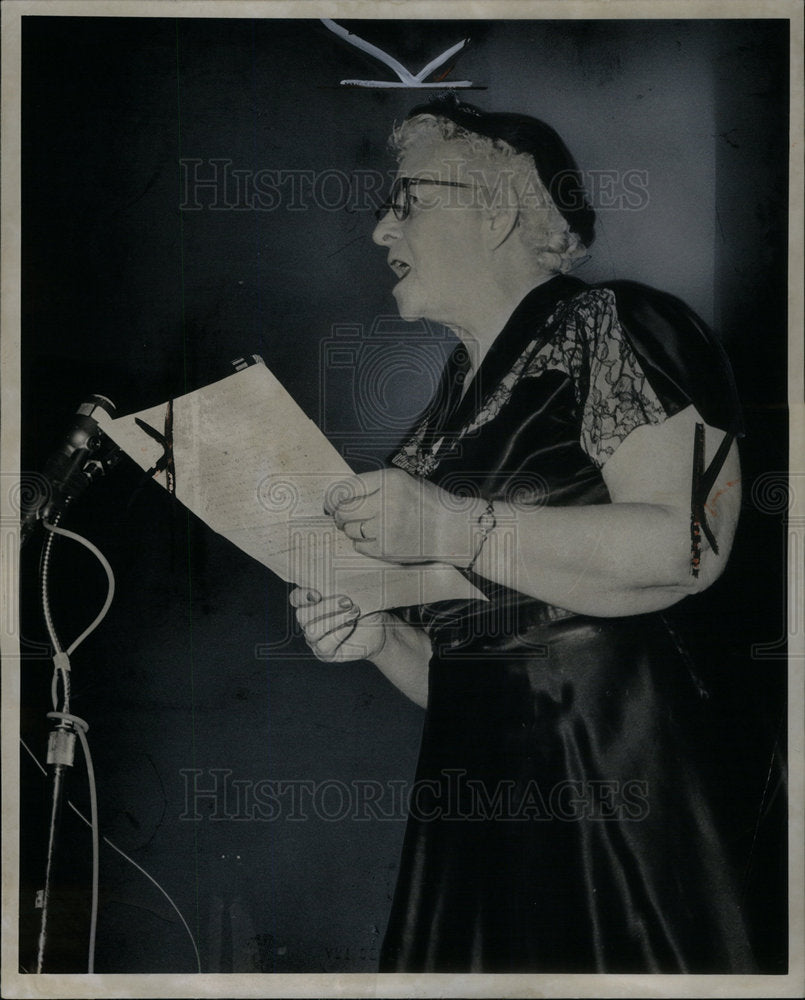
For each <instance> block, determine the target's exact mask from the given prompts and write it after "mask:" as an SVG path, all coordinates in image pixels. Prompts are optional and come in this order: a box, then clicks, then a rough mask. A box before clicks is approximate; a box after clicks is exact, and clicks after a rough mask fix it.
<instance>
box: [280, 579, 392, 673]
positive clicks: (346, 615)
mask: <svg viewBox="0 0 805 1000" xmlns="http://www.w3.org/2000/svg"><path fill="white" fill-rule="evenodd" d="M289 600H290V602H291V607H293V608H295V609H296V620H297V621H298V622H299V625H300V626H301V628H302V631H303V632H304V635H305V641H306V642H307V644H308V646H310V649H311V650H312V652H313V654H314V656H315V657H316V658H317V659H319V660H324V661H325V662H326V663H345V662H347V661H349V660H371V659H372V657H374V656H377V655H378V653H380V651H381V650H382V649H383V647H384V646H385V644H386V624H387V623H388V622H389V621H390V616H388V615H387V614H385V613H384V612H382V611H380V612H377V613H375V614H372V615H366V616H365V617H364V618H361V617H360V613H361V612H360V608H359V607H358V606H357V605H355V604H354V603H353V602H352V600H351V599H350V598H349V597H347V596H346V595H345V594H336V595H335V596H334V597H322V596H321V594H320V593H319V592H318V591H317V590H308V589H306V588H303V587H297V588H296V589H295V590H292V591H291V595H290V598H289Z"/></svg>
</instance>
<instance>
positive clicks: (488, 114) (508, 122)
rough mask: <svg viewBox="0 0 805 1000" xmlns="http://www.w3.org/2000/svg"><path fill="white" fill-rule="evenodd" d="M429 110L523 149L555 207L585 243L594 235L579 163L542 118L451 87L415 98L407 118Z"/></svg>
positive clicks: (593, 224)
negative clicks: (470, 100) (462, 95)
mask: <svg viewBox="0 0 805 1000" xmlns="http://www.w3.org/2000/svg"><path fill="white" fill-rule="evenodd" d="M417 115H435V116H438V117H439V118H447V119H449V120H450V121H452V122H455V123H456V125H460V126H461V128H464V129H466V130H467V131H468V132H475V133H476V134H477V135H484V136H486V137H487V138H489V139H502V140H503V141H504V142H506V143H508V144H509V145H510V146H511V147H512V148H513V149H514V150H515V151H516V152H518V153H528V155H529V156H530V157H531V158H532V159H533V160H534V164H535V166H536V168H537V173H538V174H539V176H540V179H541V181H542V183H543V184H544V185H545V187H546V188H547V190H548V193H549V194H550V196H551V198H552V199H553V201H554V204H555V205H556V207H557V209H558V210H559V211H560V212H561V214H562V215H563V216H564V217H565V219H566V220H567V224H568V225H569V226H570V228H571V229H572V230H573V232H574V233H576V234H577V235H578V237H579V239H580V240H581V241H582V243H583V244H584V245H585V246H590V244H591V243H592V242H593V240H594V239H595V212H594V211H593V209H592V208H591V207H590V205H589V203H588V201H587V198H586V195H585V193H584V185H583V184H582V180H581V175H580V174H579V169H578V167H577V166H576V162H575V160H574V159H573V157H572V156H571V155H570V151H569V150H568V148H567V146H565V144H564V142H562V140H561V138H560V137H559V135H558V134H557V133H556V132H555V131H554V130H553V129H552V128H551V127H550V125H546V124H545V122H541V121H539V119H537V118H531V117H530V116H529V115H518V114H513V113H511V112H505V111H504V112H500V111H498V112H492V111H482V110H481V109H480V108H476V107H475V106H474V105H472V104H465V103H464V102H463V101H459V100H458V98H457V97H456V96H455V94H453V93H447V94H440V95H439V96H438V97H436V98H434V99H433V100H431V101H429V102H428V103H427V104H419V105H417V107H415V108H412V109H411V111H409V112H408V115H407V116H406V117H407V118H415V117H416V116H417Z"/></svg>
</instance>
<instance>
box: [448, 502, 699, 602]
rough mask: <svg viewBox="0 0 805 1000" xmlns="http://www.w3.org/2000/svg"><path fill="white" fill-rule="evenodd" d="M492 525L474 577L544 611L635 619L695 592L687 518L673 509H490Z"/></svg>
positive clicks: (696, 583) (637, 506)
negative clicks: (534, 601) (542, 605)
mask: <svg viewBox="0 0 805 1000" xmlns="http://www.w3.org/2000/svg"><path fill="white" fill-rule="evenodd" d="M495 517H496V521H497V524H496V526H495V528H494V530H492V531H491V532H490V533H489V535H488V537H487V538H486V541H484V542H483V545H482V546H481V549H480V553H479V555H478V557H477V559H476V561H475V563H474V565H473V569H474V571H475V572H477V573H479V574H480V575H481V576H484V577H486V578H487V579H489V580H492V581H494V582H495V583H500V584H503V585H504V586H506V587H510V588H512V589H513V590H517V591H519V592H520V593H524V594H528V595H529V596H531V597H536V598H538V599H540V600H543V601H546V602H547V603H549V604H554V605H557V606H559V607H562V608H567V609H568V610H570V611H576V612H578V613H580V614H588V615H604V616H618V615H631V614H642V613H644V612H648V611H656V610H659V609H661V608H664V607H668V606H669V605H671V604H674V603H675V602H676V601H678V600H680V599H681V598H682V597H684V596H686V595H687V594H689V593H691V592H693V591H694V590H696V589H698V588H699V586H700V583H699V581H697V579H696V578H694V577H693V575H692V573H691V562H690V552H691V544H690V524H689V516H688V517H686V516H685V514H684V513H681V512H680V511H678V510H677V509H675V508H664V507H659V506H655V505H650V504H635V503H619V504H601V505H596V506H589V507H549V508H544V509H541V510H531V511H523V510H516V509H514V508H512V507H511V506H509V505H506V504H495ZM463 529H464V531H465V533H466V522H465V524H464V526H463ZM480 542H481V538H480V535H479V536H478V537H477V539H476V541H475V544H476V546H477V545H479V544H480ZM515 554H516V555H515ZM513 556H514V558H513Z"/></svg>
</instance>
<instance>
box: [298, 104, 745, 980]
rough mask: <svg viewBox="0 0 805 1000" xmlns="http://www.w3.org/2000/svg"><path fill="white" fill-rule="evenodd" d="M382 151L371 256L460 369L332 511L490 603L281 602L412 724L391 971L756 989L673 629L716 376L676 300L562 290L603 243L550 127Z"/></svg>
mask: <svg viewBox="0 0 805 1000" xmlns="http://www.w3.org/2000/svg"><path fill="white" fill-rule="evenodd" d="M393 138H394V142H395V144H396V148H397V151H398V153H399V171H398V176H397V179H396V181H395V183H394V185H393V188H392V192H391V197H390V199H389V201H388V203H387V204H386V205H384V206H383V207H382V209H381V210H380V211H379V213H378V216H379V221H378V225H377V228H376V229H375V231H374V241H375V243H376V244H377V245H378V246H379V247H381V248H382V249H383V250H384V251H386V253H387V255H388V263H389V266H390V267H391V269H392V271H393V272H394V274H395V275H396V277H397V279H398V280H397V283H396V284H395V286H394V289H393V294H394V297H395V299H396V301H397V306H398V308H399V312H400V315H401V316H402V317H403V318H404V319H411V320H413V319H416V318H420V317H425V318H427V319H428V320H433V321H438V322H439V323H443V324H445V325H447V326H448V327H449V328H450V329H452V330H453V331H455V333H456V334H457V336H458V338H459V339H460V344H459V346H458V347H457V348H456V350H455V352H454V354H453V356H452V358H451V359H450V361H449V363H448V365H447V367H446V370H445V373H444V376H443V379H442V384H441V388H440V391H439V393H438V394H437V397H436V399H435V400H434V402H433V404H432V405H431V407H430V408H429V409H428V411H427V412H426V414H425V416H424V417H423V418H422V420H421V421H420V423H419V425H418V426H417V427H416V428H415V429H414V430H413V432H412V433H411V434H410V436H409V437H408V439H407V440H406V441H405V442H404V443H403V444H402V446H401V448H400V449H399V451H397V453H396V454H395V455H394V456H393V457H392V458H391V461H390V468H389V469H386V470H384V471H383V472H382V473H381V472H378V473H370V474H366V475H364V476H361V477H359V482H360V486H361V489H360V490H359V491H357V494H356V497H355V498H354V499H350V500H349V501H345V502H344V503H341V504H340V505H339V506H338V507H337V508H336V509H334V510H332V511H331V513H332V515H333V517H334V519H335V522H336V524H337V525H338V527H339V528H340V529H341V530H343V531H344V532H345V533H346V534H347V536H348V537H349V538H351V539H352V540H353V542H354V546H355V549H356V550H357V551H358V552H361V553H364V554H367V555H370V556H374V557H377V558H379V559H384V560H387V561H390V562H398V563H402V562H427V561H438V562H442V563H450V564H452V565H454V566H456V567H457V568H458V569H460V570H461V571H462V572H464V573H465V574H466V575H467V577H468V579H469V580H470V581H471V582H472V583H474V584H475V586H476V587H478V588H479V590H481V591H482V592H483V594H484V595H485V597H486V598H487V600H485V601H481V600H475V601H452V602H441V603H438V604H434V605H430V606H425V607H418V608H404V609H398V610H397V611H395V612H394V613H391V612H386V613H380V614H373V615H369V616H365V617H362V616H361V612H360V608H358V607H355V606H352V604H351V601H350V600H349V595H325V596H323V597H322V596H321V595H319V594H316V593H311V592H309V591H302V590H296V591H294V592H293V594H292V595H291V602H292V604H293V605H294V607H295V608H296V609H297V617H298V620H299V622H300V624H301V626H302V628H303V630H304V634H305V637H306V639H307V642H308V643H309V645H310V647H311V648H312V650H313V651H314V652H315V654H316V656H318V657H319V658H320V659H323V660H327V661H345V660H350V659H358V658H367V659H369V660H371V661H372V662H374V663H375V664H376V665H377V667H378V668H379V669H380V670H381V671H382V672H383V673H384V674H385V675H386V676H387V677H388V678H389V679H390V680H391V681H392V682H393V683H394V684H395V685H397V687H399V688H400V690H401V691H402V692H404V694H406V695H407V696H408V697H409V698H411V699H413V700H414V701H415V702H417V703H418V704H420V705H422V706H424V707H425V708H426V713H427V714H426V718H425V727H424V734H423V740H422V747H421V752H420V758H419V764H418V769H417V780H416V783H415V785H414V788H413V794H412V797H411V808H410V815H409V820H408V826H407V830H406V837H405V844H404V851H403V858H402V864H401V869H400V874H399V880H398V884H397V890H396V893H395V898H394V903H393V908H392V912H391V917H390V921H389V925H388V930H387V933H386V938H385V942H384V947H383V952H382V958H381V968H382V969H383V970H384V971H405V972H413V971H433V972H459V971H488V972H505V971H531V972H538V971H545V972H555V971H564V972H640V971H643V972H696V971H698V972H709V971H723V972H726V971H751V970H752V967H753V966H752V958H751V954H750V949H749V945H748V941H747V935H746V932H745V929H744V925H743V919H742V914H741V905H740V903H741V901H740V898H739V894H738V888H737V883H736V880H735V879H734V876H733V873H732V870H731V868H730V864H729V860H728V856H727V855H728V852H727V850H726V847H725V845H724V840H723V836H724V835H723V832H722V831H721V830H720V829H719V828H718V825H717V823H716V821H715V818H714V816H713V815H712V814H711V810H710V808H709V805H708V794H707V787H706V780H705V774H707V773H710V772H709V770H708V768H707V767H706V766H705V762H706V759H705V757H704V756H703V755H702V753H701V750H702V745H703V744H704V743H705V742H706V731H705V730H704V728H703V727H704V725H705V721H706V720H705V719H704V717H703V710H704V707H705V706H704V693H703V691H702V687H701V684H700V682H699V681H698V680H697V677H696V675H695V673H694V671H693V669H692V665H691V662H690V660H689V658H688V657H687V655H686V653H685V651H684V649H683V648H682V646H681V645H680V642H679V640H678V638H677V637H676V635H675V633H674V632H673V630H672V629H671V628H670V627H669V625H668V624H667V623H666V622H665V620H664V618H663V617H662V615H661V614H660V612H662V610H663V609H664V608H668V607H669V606H671V605H673V604H675V603H676V602H678V601H679V600H680V599H681V598H683V597H686V596H687V595H690V594H694V593H695V592H697V591H700V590H702V589H703V588H705V587H707V586H709V585H710V584H711V583H712V582H713V581H714V580H715V579H716V578H717V577H718V576H719V574H720V573H721V572H722V570H723V569H724V565H725V562H726V560H727V557H728V554H729V551H730V545H731V541H732V537H733V533H734V530H735V525H736V520H737V516H738V510H739V507H740V495H739V486H738V481H739V464H738V453H737V447H736V444H735V437H736V435H737V434H739V433H740V418H739V415H738V408H737V404H736V401H735V396H734V390H733V384H732V379H731V375H730V372H729V368H728V365H727V363H726V361H725V360H724V357H723V355H722V353H721V351H720V349H719V348H718V346H717V344H716V343H715V342H714V341H713V339H712V338H711V337H710V335H709V334H708V332H707V331H706V330H705V329H704V328H703V326H702V324H701V323H700V322H699V321H698V320H697V318H696V317H695V315H693V314H692V313H691V312H690V310H688V309H687V308H686V307H685V306H684V305H683V304H682V303H681V302H679V301H677V300H676V299H673V298H671V297H669V296H667V295H665V294H662V293H659V292H655V291H652V290H650V289H647V288H645V287H642V286H638V285H635V284H632V283H625V282H624V283H621V282H613V283H609V284H607V285H604V286H589V285H586V284H584V283H583V282H581V281H580V280H578V279H575V278H571V277H569V276H567V275H566V272H568V271H569V270H570V269H571V268H572V267H573V265H574V262H576V261H578V260H579V258H581V257H582V256H583V255H584V254H585V252H586V250H585V248H586V246H587V245H589V244H590V243H591V242H592V239H593V224H594V217H593V212H592V210H591V209H590V208H589V206H588V205H587V203H586V201H585V199H584V196H583V194H582V193H581V185H580V181H579V176H578V173H577V170H576V167H575V164H574V163H573V160H572V158H571V157H570V154H569V153H568V151H567V149H566V148H565V146H564V145H563V143H562V141H561V140H560V139H559V137H558V136H557V135H556V133H555V132H553V130H552V129H550V128H549V127H548V126H546V125H544V124H543V123H541V122H539V121H536V120H535V119H532V118H527V117H524V116H521V115H512V114H492V113H486V112H482V111H480V110H478V109H477V108H474V107H472V106H470V105H466V104H462V103H459V102H458V101H457V100H455V98H450V97H448V98H439V99H437V101H435V102H433V103H432V104H430V105H428V106H424V107H419V108H415V109H414V111H412V112H411V114H410V115H409V117H408V119H407V120H406V121H405V122H404V124H403V125H402V126H401V127H400V128H399V129H397V130H396V131H395V134H394V137H393Z"/></svg>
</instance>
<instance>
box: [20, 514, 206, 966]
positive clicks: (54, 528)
mask: <svg viewBox="0 0 805 1000" xmlns="http://www.w3.org/2000/svg"><path fill="white" fill-rule="evenodd" d="M65 506H66V504H65ZM62 513H63V511H58V512H57V513H56V514H55V515H54V517H53V520H52V521H49V520H47V519H44V520H43V522H42V523H43V525H44V527H45V529H46V530H47V532H48V537H47V539H46V541H45V545H44V547H43V550H42V559H41V565H40V590H41V599H42V608H43V612H44V617H45V624H46V627H47V631H48V635H49V637H50V641H51V644H52V646H53V649H54V656H53V663H54V670H53V681H52V683H51V701H52V704H53V711H52V712H48V713H47V718H49V719H60V720H62V722H67V723H69V724H70V725H71V726H72V727H73V728H74V729H75V732H76V734H77V735H78V739H79V742H80V743H81V749H82V752H83V754H84V761H85V764H86V768H87V782H88V786H89V797H90V817H91V819H87V818H86V816H84V814H83V813H82V812H81V811H80V810H79V809H78V808H77V807H76V806H75V805H74V804H73V803H72V802H71V801H70V800H69V799H68V803H67V804H68V805H69V806H70V808H71V809H72V810H73V812H74V813H75V814H76V815H77V816H78V817H79V818H80V819H81V820H83V822H84V823H86V825H87V826H88V827H89V828H90V830H91V834H92V899H91V907H90V931H89V945H88V958H87V972H88V973H89V974H92V973H94V971H95V945H96V939H97V926H98V885H99V872H100V829H99V824H98V795H97V786H96V782H95V770H94V767H93V764H92V756H91V754H90V749H89V743H88V741H87V737H86V733H87V730H88V729H89V726H88V725H87V723H86V722H85V721H84V720H83V719H81V718H79V717H78V716H76V715H73V714H72V713H71V712H70V656H72V654H73V653H74V652H75V650H76V649H77V648H78V647H79V645H80V644H81V643H82V642H84V640H85V639H87V637H88V636H89V635H91V634H92V632H94V631H95V629H96V628H98V626H99V625H100V624H101V622H102V621H103V620H104V618H105V617H106V615H107V613H108V611H109V608H110V607H111V605H112V601H113V599H114V593H115V576H114V572H113V570H112V567H111V565H110V563H109V560H108V559H107V558H106V556H105V555H104V554H103V553H102V552H101V550H100V549H99V548H98V547H97V546H96V545H94V544H93V543H92V542H90V541H89V539H87V538H84V537H83V535H79V534H78V533H77V532H74V531H68V530H67V529H65V528H61V527H59V523H58V522H59V521H60V520H61V516H62ZM57 535H61V536H63V537H65V538H68V539H70V540H72V541H74V542H77V543H78V544H79V545H82V546H83V547H84V548H86V549H87V550H88V551H89V552H91V553H92V555H94V556H95V558H96V559H97V560H98V562H99V563H100V564H101V566H102V567H103V570H104V572H105V573H106V580H107V593H106V599H105V600H104V603H103V606H102V607H101V610H100V611H99V612H98V614H97V615H96V617H95V618H94V619H93V621H92V622H90V624H89V625H88V626H87V628H85V629H84V631H83V632H82V633H81V634H80V635H79V636H78V637H77V638H76V639H75V640H74V641H73V642H72V643H71V644H70V645H69V646H68V648H67V649H66V650H65V649H64V648H63V647H62V644H61V640H60V639H59V636H58V633H57V632H56V627H55V624H54V622H53V617H52V613H51V608H50V596H49V576H50V563H51V556H52V551H53V543H54V541H55V538H56V536H57ZM59 681H61V685H62V705H61V709H59V698H58V694H59V691H58V688H59ZM20 743H21V745H22V746H23V748H24V749H25V750H26V752H27V753H28V754H29V756H30V757H31V759H32V760H33V761H34V763H35V764H36V766H37V767H38V768H39V769H40V770H41V771H42V772H43V773H44V774H45V775H47V769H46V768H44V767H43V766H42V764H41V763H40V761H39V760H38V758H37V757H36V755H35V754H34V753H33V751H32V750H31V749H30V748H29V747H28V745H27V744H26V743H25V740H23V738H22V737H20ZM103 840H104V841H105V842H106V843H107V844H108V845H109V846H110V847H111V848H112V849H113V850H114V851H117V853H118V854H119V855H120V856H121V857H123V858H124V859H125V860H126V861H128V862H129V863H130V864H132V865H133V866H134V867H135V868H136V869H137V870H138V871H140V872H141V873H142V874H143V875H145V877H146V878H147V879H148V880H149V881H150V882H152V883H153V884H154V885H155V886H156V888H157V889H158V890H159V891H160V892H161V893H162V895H163V896H164V897H165V898H166V899H167V901H168V902H169V903H170V905H171V906H172V907H173V909H174V910H175V911H176V913H177V915H178V916H179V919H180V920H181V922H182V925H183V926H184V928H185V930H186V931H187V934H188V936H189V937H190V942H191V944H192V946H193V951H194V953H195V956H196V965H197V969H198V971H199V972H201V957H200V955H199V951H198V947H197V945H196V941H195V938H194V937H193V934H192V932H191V930H190V927H189V926H188V924H187V921H186V920H185V918H184V916H183V915H182V913H181V911H180V910H179V908H178V906H177V905H176V903H175V902H174V901H173V899H171V897H170V896H169V895H168V893H167V892H166V890H165V889H163V887H162V886H161V885H160V884H159V883H158V882H157V881H156V879H155V878H154V877H153V876H152V875H150V874H149V873H148V872H147V871H146V870H145V869H144V868H142V867H141V866H140V865H139V864H137V862H136V861H134V859H133V858H130V857H129V856H128V855H127V854H126V853H125V852H124V851H122V850H121V849H120V848H119V847H118V846H117V845H116V844H114V843H113V842H112V841H111V840H109V839H108V837H104V838H103ZM44 905H45V906H46V905H47V900H45V901H44ZM43 946H44V941H43V940H40V945H39V947H40V954H39V963H40V966H41V960H42V948H43Z"/></svg>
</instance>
